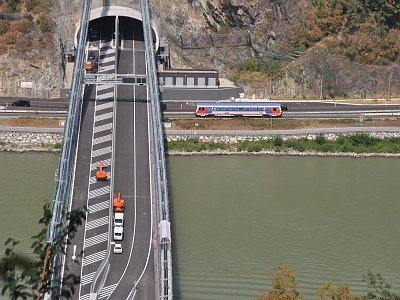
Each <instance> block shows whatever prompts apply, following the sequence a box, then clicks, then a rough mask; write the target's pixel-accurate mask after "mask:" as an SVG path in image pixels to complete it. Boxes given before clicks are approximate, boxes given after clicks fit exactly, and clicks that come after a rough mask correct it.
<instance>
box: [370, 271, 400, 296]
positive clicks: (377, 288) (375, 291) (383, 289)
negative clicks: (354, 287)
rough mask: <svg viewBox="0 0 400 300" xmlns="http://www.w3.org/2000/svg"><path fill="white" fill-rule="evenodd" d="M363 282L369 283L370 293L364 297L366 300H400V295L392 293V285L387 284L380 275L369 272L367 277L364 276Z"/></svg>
mask: <svg viewBox="0 0 400 300" xmlns="http://www.w3.org/2000/svg"><path fill="white" fill-rule="evenodd" d="M363 281H364V282H365V283H367V287H368V293H367V295H366V296H364V297H363V299H364V300H369V299H376V300H400V295H398V294H394V293H392V292H391V291H390V289H391V285H390V284H389V283H387V282H386V281H385V280H384V279H383V277H382V275H381V274H380V273H376V274H374V273H372V272H371V271H368V274H367V275H364V276H363Z"/></svg>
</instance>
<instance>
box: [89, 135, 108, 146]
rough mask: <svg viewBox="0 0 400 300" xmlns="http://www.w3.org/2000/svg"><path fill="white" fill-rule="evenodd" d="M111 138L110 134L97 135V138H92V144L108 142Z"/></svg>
mask: <svg viewBox="0 0 400 300" xmlns="http://www.w3.org/2000/svg"><path fill="white" fill-rule="evenodd" d="M111 140H112V135H111V134H109V135H105V136H101V137H98V138H97V139H94V140H93V145H97V144H101V143H105V142H109V141H111Z"/></svg>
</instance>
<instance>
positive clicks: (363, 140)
mask: <svg viewBox="0 0 400 300" xmlns="http://www.w3.org/2000/svg"><path fill="white" fill-rule="evenodd" d="M350 140H351V143H352V145H353V146H356V147H359V146H372V145H374V144H375V143H376V142H377V141H378V139H376V138H373V137H372V136H370V135H369V134H368V133H364V132H362V133H356V134H353V135H351V136H350Z"/></svg>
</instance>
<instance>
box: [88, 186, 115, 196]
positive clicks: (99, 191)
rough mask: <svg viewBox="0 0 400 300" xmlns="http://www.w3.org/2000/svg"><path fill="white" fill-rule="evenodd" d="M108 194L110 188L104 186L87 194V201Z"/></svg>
mask: <svg viewBox="0 0 400 300" xmlns="http://www.w3.org/2000/svg"><path fill="white" fill-rule="evenodd" d="M109 193H110V187H109V186H105V187H102V188H99V189H97V190H93V191H90V192H89V199H93V198H95V197H99V196H102V195H106V194H109Z"/></svg>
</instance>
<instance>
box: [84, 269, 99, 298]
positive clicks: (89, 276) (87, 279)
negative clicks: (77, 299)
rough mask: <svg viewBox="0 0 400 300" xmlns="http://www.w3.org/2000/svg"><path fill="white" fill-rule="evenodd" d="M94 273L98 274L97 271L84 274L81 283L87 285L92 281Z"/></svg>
mask: <svg viewBox="0 0 400 300" xmlns="http://www.w3.org/2000/svg"><path fill="white" fill-rule="evenodd" d="M94 275H96V272H93V273H89V274H86V275H83V276H82V279H81V285H86V284H88V283H91V282H92V281H93V278H94ZM81 299H82V298H81Z"/></svg>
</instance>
